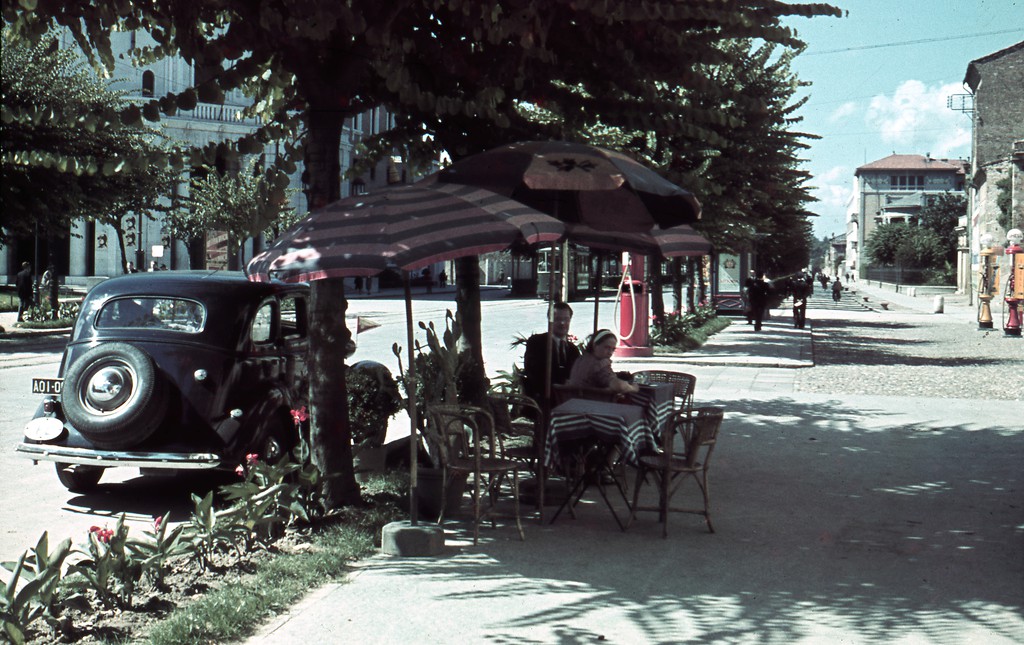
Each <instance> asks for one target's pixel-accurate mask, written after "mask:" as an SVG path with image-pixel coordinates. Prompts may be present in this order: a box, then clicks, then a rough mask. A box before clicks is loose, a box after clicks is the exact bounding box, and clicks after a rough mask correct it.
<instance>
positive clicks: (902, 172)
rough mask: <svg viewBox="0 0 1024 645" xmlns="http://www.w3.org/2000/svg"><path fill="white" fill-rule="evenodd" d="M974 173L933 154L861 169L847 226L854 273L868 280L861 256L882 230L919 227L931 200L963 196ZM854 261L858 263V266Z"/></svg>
mask: <svg viewBox="0 0 1024 645" xmlns="http://www.w3.org/2000/svg"><path fill="white" fill-rule="evenodd" d="M968 170H969V162H967V161H964V160H962V159H936V158H933V157H932V156H931V155H929V154H924V155H919V154H891V155H889V156H888V157H884V158H882V159H878V160H877V161H872V162H871V163H868V164H865V165H863V166H860V167H859V168H857V170H856V171H855V172H854V177H855V190H854V201H853V203H852V204H851V208H850V209H849V211H848V219H849V220H850V221H848V222H847V242H846V244H847V251H846V257H847V258H848V262H847V266H848V268H850V270H851V271H855V272H856V274H857V276H858V277H864V276H865V265H866V264H867V262H866V261H865V260H863V259H862V258H861V252H862V250H863V248H864V242H865V240H868V239H870V238H871V234H872V232H874V230H875V229H876V228H877V227H878V226H879V225H881V224H895V223H900V222H908V223H909V222H916V221H917V216H918V214H919V213H920V212H921V209H923V208H924V207H925V206H927V205H928V204H929V203H930V200H933V199H935V198H936V197H938V196H939V195H941V194H943V193H946V192H952V193H956V192H962V191H963V190H964V186H965V184H966V179H967V171H968ZM850 258H857V260H855V263H856V264H855V265H854V266H851V265H850V261H849V259H850Z"/></svg>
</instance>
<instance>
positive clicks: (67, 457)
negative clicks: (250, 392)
mask: <svg viewBox="0 0 1024 645" xmlns="http://www.w3.org/2000/svg"><path fill="white" fill-rule="evenodd" d="M14 452H15V453H16V454H18V455H19V456H21V457H26V458H28V459H32V460H34V461H56V462H60V463H64V464H85V465H88V466H105V467H116V466H126V467H130V468H154V469H160V468H166V469H168V470H212V469H215V468H220V467H221V466H222V464H223V463H224V461H223V458H222V457H221V456H220V455H217V454H214V453H209V452H195V453H177V452H141V451H140V452H133V451H125V450H95V449H87V448H68V447H64V446H49V445H46V444H39V443H26V442H22V443H19V444H17V445H16V446H15V447H14Z"/></svg>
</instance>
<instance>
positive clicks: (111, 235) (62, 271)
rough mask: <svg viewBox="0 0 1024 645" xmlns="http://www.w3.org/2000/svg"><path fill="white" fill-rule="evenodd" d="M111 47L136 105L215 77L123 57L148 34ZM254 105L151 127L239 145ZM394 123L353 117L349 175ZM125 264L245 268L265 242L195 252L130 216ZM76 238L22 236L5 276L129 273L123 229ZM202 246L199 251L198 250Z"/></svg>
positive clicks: (74, 280) (85, 279)
mask: <svg viewBox="0 0 1024 645" xmlns="http://www.w3.org/2000/svg"><path fill="white" fill-rule="evenodd" d="M111 43H112V47H113V49H114V53H115V58H116V59H117V60H118V61H119V62H118V63H117V67H116V69H115V70H114V72H113V73H112V77H113V78H114V79H116V80H115V82H114V85H113V87H114V89H118V90H124V91H126V93H127V96H126V98H127V99H128V100H130V101H132V102H135V103H136V104H139V105H143V104H145V103H147V102H149V101H152V100H153V99H154V98H159V97H163V96H166V95H167V94H168V93H174V94H177V93H179V92H181V91H183V90H185V89H186V88H189V87H194V86H196V85H198V84H199V83H201V82H202V81H203V80H204V78H207V77H208V75H209V70H203V69H202V68H201V67H197V66H194V65H191V64H189V63H187V62H185V61H184V60H183V59H181V58H165V59H163V60H160V61H157V62H155V63H153V64H151V65H149V66H146V67H135V66H133V65H131V64H130V63H129V62H128V58H127V57H118V56H117V54H118V53H125V52H127V51H129V50H130V49H133V48H135V47H146V46H154V45H155V44H156V43H155V41H154V40H153V39H152V38H151V37H150V36H149V35H148V34H147V33H146V32H143V31H137V32H114V33H111ZM62 45H63V46H64V47H66V48H75V47H77V45H76V44H75V42H74V40H73V39H72V38H71V37H70V35H67V34H66V35H65V36H64V38H63V43H62ZM250 103H251V101H250V99H249V98H247V97H246V96H245V95H244V94H242V93H241V92H237V91H235V92H230V93H227V94H226V95H225V96H224V100H223V102H222V103H216V104H214V103H201V102H200V103H198V104H197V105H196V107H195V108H194V109H192V110H178V112H177V113H176V114H175V115H174V116H168V115H166V114H161V115H160V121H159V122H158V123H155V124H150V125H152V126H155V127H158V128H159V129H160V131H161V134H162V135H164V136H166V137H167V139H168V140H169V142H170V143H172V144H174V145H179V146H182V147H191V146H195V147H203V146H205V145H207V144H208V143H218V142H221V141H232V140H237V139H239V138H240V137H242V136H245V135H247V134H250V133H252V132H254V131H255V130H256V129H257V128H258V127H259V125H260V124H259V123H258V122H257V120H256V119H253V118H250V117H245V116H244V115H243V111H244V109H245V108H246V107H247V106H248V105H249V104H250ZM390 125H391V116H390V115H389V114H388V113H387V111H386V110H384V109H383V108H377V109H373V110H370V111H368V112H366V113H363V114H360V115H358V116H356V117H354V118H351V119H347V120H346V122H345V125H344V128H343V131H342V140H341V145H340V148H339V151H338V153H339V157H340V160H341V169H342V172H343V173H344V171H345V170H346V169H348V168H349V167H350V166H351V165H352V163H353V161H354V160H355V158H356V154H357V153H356V150H357V146H358V145H359V143H360V142H361V141H362V140H363V139H364V138H366V137H368V136H371V135H373V134H377V133H378V132H381V131H382V130H385V129H387V128H389V127H390ZM279 152H280V145H279V144H275V143H271V144H268V145H266V146H265V147H264V149H263V150H262V152H261V153H260V154H259V155H250V157H247V158H242V159H236V160H234V161H233V162H228V161H226V160H222V159H218V162H217V169H218V170H219V171H222V172H228V173H231V172H237V171H239V170H241V169H242V168H243V167H244V166H245V165H246V163H247V162H248V159H249V158H251V157H252V156H259V157H261V158H262V160H263V163H265V164H268V165H269V164H272V163H273V162H274V161H275V159H276V158H277V156H278V154H279ZM299 166H300V167H299V169H298V170H297V171H296V172H295V173H294V174H293V175H292V176H291V177H290V185H289V188H290V189H291V194H292V197H291V201H292V206H293V208H295V209H296V212H297V213H304V212H306V210H307V202H306V196H305V194H304V192H303V188H304V186H303V184H302V179H301V177H302V167H301V163H300V164H299ZM200 172H205V170H204V169H200V168H193V169H190V170H189V171H186V173H185V174H183V176H182V178H181V182H180V183H179V185H178V192H179V194H182V195H183V194H185V193H186V192H187V191H188V184H189V178H190V176H191V175H192V174H195V173H200ZM404 174H405V171H404V169H403V164H402V163H401V162H400V161H398V162H396V160H393V159H391V160H387V161H383V162H380V163H379V164H377V166H376V167H374V168H372V169H371V170H370V171H368V172H367V173H365V174H364V175H362V176H360V177H356V178H353V179H351V180H348V181H344V182H343V185H342V189H341V193H342V196H348V195H351V194H357V193H362V192H368V191H370V190H374V189H377V188H380V187H383V186H386V185H387V184H390V183H400V182H403V181H405V180H406V179H407V178H406V177H405V176H404ZM122 229H123V232H124V243H125V251H124V255H125V257H124V260H125V261H127V262H133V263H134V264H135V266H136V268H137V269H138V270H140V271H144V270H146V269H147V267H149V266H150V265H151V264H153V263H156V265H157V266H158V267H159V266H161V265H163V266H165V267H166V268H168V269H189V268H193V269H194V268H207V267H210V268H243V267H244V266H245V263H246V262H247V260H248V259H250V258H251V257H252V255H253V254H254V253H256V252H258V251H259V250H260V248H262V245H263V240H260V239H255V240H253V239H250V240H247V241H246V242H245V243H244V244H243V245H242V248H241V250H240V251H239V252H238V253H237V254H236V253H235V252H234V250H232V251H230V252H229V250H228V248H227V236H226V234H219V233H217V232H210V233H209V234H208V235H207V239H206V240H204V241H200V242H199V243H198V245H197V244H196V243H193V244H192V245H191V246H192V248H190V247H189V245H188V244H186V243H185V241H182V240H176V239H174V238H173V237H172V236H171V235H170V234H169V232H168V230H167V227H166V225H165V222H164V221H163V219H162V218H159V217H158V218H157V219H150V218H148V217H145V216H142V215H138V216H128V217H126V218H124V220H123V224H122ZM69 233H70V234H69V235H67V236H66V237H62V238H57V237H51V238H50V239H47V240H38V239H21V240H17V241H15V242H14V243H12V244H10V245H5V246H4V247H2V248H0V273H6V274H7V282H9V283H10V282H12V281H13V279H14V274H15V273H16V270H17V268H18V267H20V265H21V263H22V262H23V261H29V262H31V263H32V265H33V267H36V268H37V269H38V271H39V272H40V273H41V271H42V268H40V267H43V268H45V265H46V264H49V263H53V264H54V266H55V267H56V269H57V273H58V275H60V276H61V277H62V279H63V281H64V283H65V284H67V285H76V286H91V284H93V283H95V282H96V281H99V280H102V279H105V278H107V277H110V276H114V275H118V274H120V273H122V272H123V265H122V257H121V251H120V245H119V244H118V238H117V231H116V230H115V229H114V228H113V227H111V226H105V225H102V224H97V223H95V222H89V221H77V222H75V223H74V224H73V225H72V227H71V230H70V232H69ZM197 247H198V248H197Z"/></svg>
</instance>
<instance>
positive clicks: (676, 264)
mask: <svg viewBox="0 0 1024 645" xmlns="http://www.w3.org/2000/svg"><path fill="white" fill-rule="evenodd" d="M671 266H672V309H673V311H675V312H676V313H678V314H682V313H683V312H684V311H685V309H684V308H683V258H672V265H671Z"/></svg>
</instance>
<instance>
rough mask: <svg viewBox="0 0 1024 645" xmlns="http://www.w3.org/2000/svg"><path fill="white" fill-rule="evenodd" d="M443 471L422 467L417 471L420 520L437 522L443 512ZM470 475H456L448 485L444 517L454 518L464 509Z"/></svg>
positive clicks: (417, 499)
mask: <svg viewBox="0 0 1024 645" xmlns="http://www.w3.org/2000/svg"><path fill="white" fill-rule="evenodd" d="M443 472H444V471H443V470H442V469H440V468H429V467H426V466H420V467H419V468H417V469H416V503H417V507H418V509H419V517H420V519H429V520H436V519H437V516H438V514H439V513H440V512H441V488H442V479H443ZM468 480H469V474H468V473H461V474H458V475H455V476H454V477H453V478H452V481H450V482H449V483H448V492H447V499H446V502H445V506H444V509H445V510H444V516H445V517H452V516H453V515H455V514H456V513H458V512H459V509H460V508H461V507H462V498H463V496H464V495H465V494H466V482H467V481H468Z"/></svg>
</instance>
